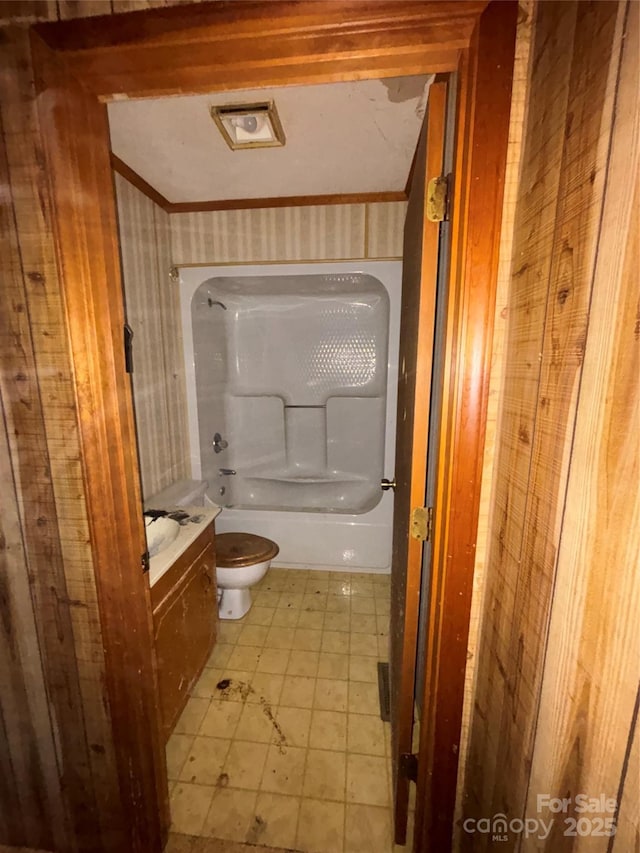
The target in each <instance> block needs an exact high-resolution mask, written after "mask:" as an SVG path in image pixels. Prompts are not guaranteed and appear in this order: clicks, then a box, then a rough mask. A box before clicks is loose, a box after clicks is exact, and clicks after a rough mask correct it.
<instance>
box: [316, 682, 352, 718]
mask: <svg viewBox="0 0 640 853" xmlns="http://www.w3.org/2000/svg"><path fill="white" fill-rule="evenodd" d="M348 684H349V682H348V681H339V680H337V679H333V678H319V679H318V681H317V682H316V690H315V695H314V698H313V707H314V708H318V709H320V710H323V711H346V710H347V698H348Z"/></svg>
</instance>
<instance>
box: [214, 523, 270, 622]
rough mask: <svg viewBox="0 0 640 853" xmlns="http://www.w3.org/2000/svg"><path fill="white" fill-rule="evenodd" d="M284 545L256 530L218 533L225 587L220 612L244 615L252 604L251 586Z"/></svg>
mask: <svg viewBox="0 0 640 853" xmlns="http://www.w3.org/2000/svg"><path fill="white" fill-rule="evenodd" d="M279 550H280V549H279V548H278V546H277V545H276V543H275V542H272V541H271V540H270V539H265V537H264V536H256V535H255V534H253V533H221V534H220V535H219V536H216V577H217V580H218V588H219V589H221V590H222V597H221V600H220V604H219V608H218V615H219V616H220V618H221V619H242V617H243V616H244V615H245V614H246V613H247V612H248V610H249V608H250V607H251V593H250V592H249V587H252V586H254V585H255V584H257V583H258V582H259V581H260V580H262V578H263V577H264V576H265V574H266V573H267V570H268V568H269V566H270V565H271V561H272V560H273V558H274V557H275V556H276V555H277V554H278V551H279Z"/></svg>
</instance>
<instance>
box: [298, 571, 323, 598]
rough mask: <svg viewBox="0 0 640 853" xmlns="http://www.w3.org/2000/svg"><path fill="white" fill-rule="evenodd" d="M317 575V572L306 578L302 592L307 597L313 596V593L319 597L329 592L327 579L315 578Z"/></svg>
mask: <svg viewBox="0 0 640 853" xmlns="http://www.w3.org/2000/svg"><path fill="white" fill-rule="evenodd" d="M316 574H317V575H319V574H320V573H319V572H314V574H313V575H312V576H311V577H309V578H307V583H306V585H305V588H304V591H305V592H306V593H307V594H308V595H315V593H319V594H320V595H326V594H327V592H328V591H329V578H328V577H316V576H315V575H316Z"/></svg>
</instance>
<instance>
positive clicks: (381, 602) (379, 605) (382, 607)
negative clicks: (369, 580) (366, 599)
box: [373, 595, 391, 616]
mask: <svg viewBox="0 0 640 853" xmlns="http://www.w3.org/2000/svg"><path fill="white" fill-rule="evenodd" d="M373 600H374V601H375V604H376V613H377V614H378V615H379V616H384V615H386V616H388V615H389V613H390V612H391V602H390V601H389V596H388V595H385V597H384V598H381V597H380V596H378V595H375V596H374V599H373Z"/></svg>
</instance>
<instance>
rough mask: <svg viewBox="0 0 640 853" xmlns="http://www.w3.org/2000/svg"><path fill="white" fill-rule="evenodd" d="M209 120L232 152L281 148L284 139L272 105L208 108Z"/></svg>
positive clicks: (229, 105)
mask: <svg viewBox="0 0 640 853" xmlns="http://www.w3.org/2000/svg"><path fill="white" fill-rule="evenodd" d="M211 118H212V119H213V120H214V121H215V123H216V124H217V126H218V129H219V131H220V133H221V134H222V136H223V138H224V141H225V142H226V143H227V145H228V146H229V148H231V149H232V151H237V150H239V149H241V148H273V147H275V146H279V145H284V143H285V136H284V131H283V129H282V125H281V124H280V119H279V117H278V113H277V110H276V105H275V104H274V102H273V101H264V102H263V103H260V104H226V105H224V106H221V107H211Z"/></svg>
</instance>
